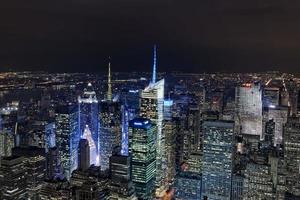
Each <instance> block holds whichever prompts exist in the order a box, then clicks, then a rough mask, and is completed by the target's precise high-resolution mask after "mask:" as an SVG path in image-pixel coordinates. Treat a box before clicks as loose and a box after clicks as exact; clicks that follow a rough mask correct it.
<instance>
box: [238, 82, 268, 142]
mask: <svg viewBox="0 0 300 200" xmlns="http://www.w3.org/2000/svg"><path fill="white" fill-rule="evenodd" d="M235 98H236V99H235V101H236V106H237V108H236V109H237V116H236V122H237V124H236V125H237V126H239V128H238V130H240V133H241V134H250V135H259V136H260V137H261V138H262V131H263V124H262V89H261V86H260V84H259V83H253V84H251V83H245V84H243V85H241V86H240V87H237V88H236V92H235Z"/></svg>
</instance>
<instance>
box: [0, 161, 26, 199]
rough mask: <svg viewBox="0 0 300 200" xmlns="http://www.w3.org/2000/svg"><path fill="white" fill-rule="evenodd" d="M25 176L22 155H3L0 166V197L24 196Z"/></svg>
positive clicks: (16, 197)
mask: <svg viewBox="0 0 300 200" xmlns="http://www.w3.org/2000/svg"><path fill="white" fill-rule="evenodd" d="M26 176H27V171H26V168H25V167H24V157H19V156H10V157H3V158H2V162H1V167H0V189H1V196H0V197H1V198H0V199H3V200H15V199H22V198H25V195H26Z"/></svg>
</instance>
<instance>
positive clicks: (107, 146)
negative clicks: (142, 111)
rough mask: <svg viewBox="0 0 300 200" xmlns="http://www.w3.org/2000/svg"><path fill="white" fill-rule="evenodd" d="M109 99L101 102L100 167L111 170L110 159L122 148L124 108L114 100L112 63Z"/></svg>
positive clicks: (109, 76)
mask: <svg viewBox="0 0 300 200" xmlns="http://www.w3.org/2000/svg"><path fill="white" fill-rule="evenodd" d="M108 67H109V69H108V85H107V88H108V89H107V98H106V99H104V100H102V101H101V102H100V110H99V119H100V132H99V133H100V136H99V137H100V166H101V170H103V171H105V170H107V169H109V157H110V156H112V152H113V150H114V149H115V148H116V147H122V112H121V111H122V108H121V104H120V102H119V101H118V99H112V85H111V71H110V63H109V66H108Z"/></svg>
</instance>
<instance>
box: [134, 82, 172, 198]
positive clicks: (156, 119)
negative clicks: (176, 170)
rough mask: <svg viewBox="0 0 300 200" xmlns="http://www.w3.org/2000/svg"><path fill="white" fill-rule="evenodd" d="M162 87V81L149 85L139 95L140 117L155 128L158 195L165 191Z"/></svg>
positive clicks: (165, 166) (165, 164)
mask: <svg viewBox="0 0 300 200" xmlns="http://www.w3.org/2000/svg"><path fill="white" fill-rule="evenodd" d="M164 85H165V80H164V79H162V80H160V81H158V82H155V83H150V84H149V86H148V87H146V88H145V89H144V90H143V91H142V92H141V94H140V117H142V118H147V119H150V120H151V121H153V123H155V124H156V127H157V136H156V137H157V139H156V146H157V148H156V150H157V152H156V171H157V176H156V187H157V188H158V190H157V192H158V193H160V192H162V191H163V190H164V189H165V186H166V176H167V174H166V168H167V161H166V156H165V136H164V132H163V131H162V127H163V117H164V112H163V110H164Z"/></svg>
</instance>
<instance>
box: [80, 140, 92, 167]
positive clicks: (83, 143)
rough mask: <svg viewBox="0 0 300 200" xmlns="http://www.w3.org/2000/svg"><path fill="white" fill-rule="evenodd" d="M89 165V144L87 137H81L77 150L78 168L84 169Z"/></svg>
mask: <svg viewBox="0 0 300 200" xmlns="http://www.w3.org/2000/svg"><path fill="white" fill-rule="evenodd" d="M89 167H90V146H89V141H88V139H84V138H81V139H80V141H79V151H78V168H79V169H81V170H83V171H85V170H87V169H88V168H89Z"/></svg>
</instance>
